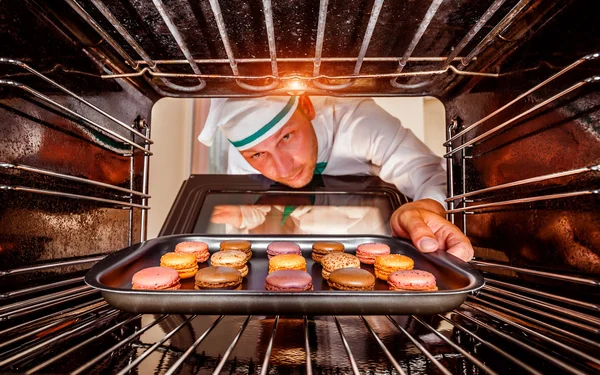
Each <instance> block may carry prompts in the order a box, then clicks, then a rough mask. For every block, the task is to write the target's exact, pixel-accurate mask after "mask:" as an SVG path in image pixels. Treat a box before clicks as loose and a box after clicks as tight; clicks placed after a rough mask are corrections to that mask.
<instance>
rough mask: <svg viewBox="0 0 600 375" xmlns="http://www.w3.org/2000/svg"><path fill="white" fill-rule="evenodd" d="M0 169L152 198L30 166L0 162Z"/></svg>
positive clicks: (129, 190)
mask: <svg viewBox="0 0 600 375" xmlns="http://www.w3.org/2000/svg"><path fill="white" fill-rule="evenodd" d="M0 168H5V169H17V170H21V171H26V172H32V173H37V174H42V175H46V176H51V177H58V178H62V179H65V180H71V181H77V182H81V183H84V184H89V185H94V186H100V187H105V188H108V189H112V190H118V191H122V192H124V193H127V194H133V195H138V196H142V197H145V198H150V196H149V195H148V194H144V193H142V192H139V191H135V190H132V189H125V188H122V187H120V186H115V185H111V184H106V183H104V182H100V181H94V180H90V179H87V178H81V177H76V176H70V175H67V174H63V173H56V172H53V171H49V170H47V169H40V168H35V167H30V166H28V165H21V164H12V163H6V162H0Z"/></svg>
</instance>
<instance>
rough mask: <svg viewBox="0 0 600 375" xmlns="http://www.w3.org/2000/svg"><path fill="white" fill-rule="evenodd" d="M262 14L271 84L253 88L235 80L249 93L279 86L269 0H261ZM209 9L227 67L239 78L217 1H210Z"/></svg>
mask: <svg viewBox="0 0 600 375" xmlns="http://www.w3.org/2000/svg"><path fill="white" fill-rule="evenodd" d="M263 6H264V13H265V22H266V27H267V37H268V40H269V53H270V54H271V69H272V73H273V75H272V77H273V78H272V79H273V82H271V83H270V84H267V85H265V86H254V85H250V84H247V83H244V82H241V81H240V80H239V79H236V81H235V82H236V83H237V84H238V86H240V87H241V88H243V89H246V90H250V91H268V90H273V89H274V88H275V87H277V85H279V80H278V79H277V76H278V75H279V74H278V71H277V60H273V58H274V57H275V58H276V56H275V53H276V52H275V35H274V31H273V15H272V11H271V2H270V1H269V0H263ZM210 7H211V9H212V12H213V15H214V17H215V21H216V22H217V29H218V30H219V35H220V36H221V41H222V42H223V47H224V48H225V53H226V54H227V58H228V59H229V66H230V67H231V71H232V72H233V75H234V77H239V76H240V73H239V71H238V68H237V62H236V60H235V56H234V54H233V50H232V49H231V43H229V36H228V35H227V28H226V27H225V20H224V19H223V13H222V12H221V6H220V5H219V0H210Z"/></svg>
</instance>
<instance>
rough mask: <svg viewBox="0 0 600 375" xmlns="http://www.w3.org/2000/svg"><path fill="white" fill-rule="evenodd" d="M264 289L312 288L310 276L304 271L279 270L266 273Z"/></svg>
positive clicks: (296, 289)
mask: <svg viewBox="0 0 600 375" xmlns="http://www.w3.org/2000/svg"><path fill="white" fill-rule="evenodd" d="M265 289H266V290H273V291H278V292H283V291H290V292H292V291H293V292H302V291H305V290H313V284H312V277H311V276H310V274H309V273H308V272H306V271H299V270H281V271H275V272H273V273H270V274H268V275H267V278H266V279H265Z"/></svg>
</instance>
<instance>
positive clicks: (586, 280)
mask: <svg viewBox="0 0 600 375" xmlns="http://www.w3.org/2000/svg"><path fill="white" fill-rule="evenodd" d="M469 263H470V264H472V265H474V266H480V267H490V268H500V269H505V270H510V271H515V272H517V273H524V274H529V275H535V276H541V277H547V278H550V279H557V280H563V281H569V282H572V283H577V284H585V285H590V286H596V287H598V286H600V280H598V279H589V278H584V277H579V276H571V275H563V274H560V273H555V272H547V271H538V270H532V269H529V268H522V267H514V266H511V265H509V264H503V263H494V262H489V261H480V260H472V261H470V262H469Z"/></svg>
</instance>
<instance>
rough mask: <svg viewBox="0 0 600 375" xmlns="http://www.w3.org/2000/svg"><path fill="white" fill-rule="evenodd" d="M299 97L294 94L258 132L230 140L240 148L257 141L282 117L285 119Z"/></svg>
mask: <svg viewBox="0 0 600 375" xmlns="http://www.w3.org/2000/svg"><path fill="white" fill-rule="evenodd" d="M296 99H297V97H296V96H292V97H290V100H288V102H287V104H286V105H285V107H283V109H282V110H281V112H279V113H278V114H277V115H276V116H275V117H273V119H272V120H271V121H269V122H268V123H267V125H265V126H263V127H262V128H260V129H258V130H257V131H256V133H254V134H252V135H250V136H248V137H246V138H244V139H242V140H239V141H232V140H229V142H231V144H232V145H233V146H234V147H237V148H240V147H244V146H246V145H247V144H250V143H252V142H254V141H256V140H257V139H258V138H260V137H262V136H263V135H264V134H265V133H266V132H268V131H269V130H271V129H272V128H273V127H274V126H275V125H277V124H278V123H279V122H280V121H281V119H283V118H284V117H285V116H286V115H287V114H288V112H289V111H290V109H291V108H292V107H293V106H294V103H295V102H296Z"/></svg>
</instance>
